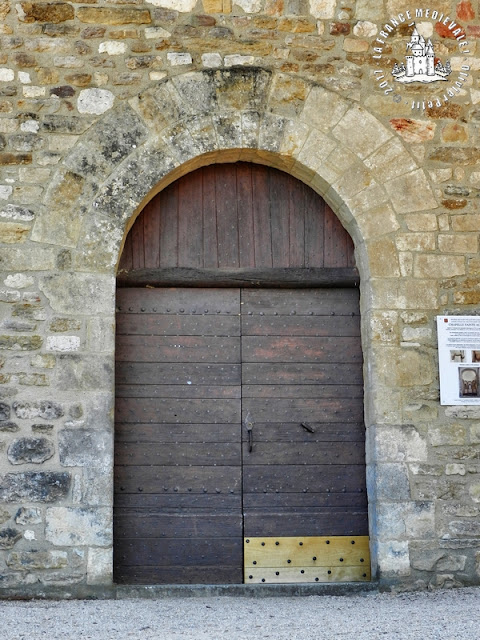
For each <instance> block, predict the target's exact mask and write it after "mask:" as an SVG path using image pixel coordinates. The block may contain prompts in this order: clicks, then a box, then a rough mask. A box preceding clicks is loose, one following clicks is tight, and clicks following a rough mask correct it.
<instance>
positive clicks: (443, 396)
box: [437, 316, 480, 405]
mask: <svg viewBox="0 0 480 640" xmlns="http://www.w3.org/2000/svg"><path fill="white" fill-rule="evenodd" d="M437 333H438V365H439V370H440V404H443V405H467V404H480V316H437Z"/></svg>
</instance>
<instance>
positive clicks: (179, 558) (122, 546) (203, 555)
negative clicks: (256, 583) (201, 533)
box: [115, 537, 243, 567]
mask: <svg viewBox="0 0 480 640" xmlns="http://www.w3.org/2000/svg"><path fill="white" fill-rule="evenodd" d="M115 558H116V559H117V561H118V562H119V563H120V564H121V565H123V566H124V567H127V566H151V567H155V566H158V567H172V566H184V567H202V566H203V567H205V566H215V565H217V564H218V565H222V564H225V565H227V566H235V565H237V566H239V567H241V566H242V559H243V539H242V538H239V537H235V538H231V537H230V538H196V539H195V540H193V541H192V540H191V539H189V538H165V539H155V538H119V539H118V540H117V545H116V549H115Z"/></svg>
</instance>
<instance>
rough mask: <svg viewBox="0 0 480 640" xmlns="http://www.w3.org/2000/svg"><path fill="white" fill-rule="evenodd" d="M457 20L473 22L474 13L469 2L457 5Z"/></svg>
mask: <svg viewBox="0 0 480 640" xmlns="http://www.w3.org/2000/svg"><path fill="white" fill-rule="evenodd" d="M457 18H458V19H459V20H473V19H474V18H475V11H474V10H473V7H472V3H471V2H470V0H462V2H459V3H458V4H457Z"/></svg>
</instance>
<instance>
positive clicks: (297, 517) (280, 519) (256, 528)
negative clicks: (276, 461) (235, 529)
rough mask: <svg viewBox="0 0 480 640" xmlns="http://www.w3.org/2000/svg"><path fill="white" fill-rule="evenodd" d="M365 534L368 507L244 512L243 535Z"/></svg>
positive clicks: (366, 531)
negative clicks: (300, 511)
mask: <svg viewBox="0 0 480 640" xmlns="http://www.w3.org/2000/svg"><path fill="white" fill-rule="evenodd" d="M367 534H368V514H367V509H366V508H364V509H360V508H358V509H354V508H352V507H348V508H345V509H343V510H341V509H340V508H338V507H325V509H323V510H316V509H314V508H310V509H308V510H306V509H305V510H304V513H299V512H298V511H297V512H292V511H291V510H289V509H281V510H280V509H279V510H278V511H275V512H272V511H271V510H269V511H267V510H263V511H262V510H251V509H250V510H248V511H246V512H245V514H244V535H245V536H274V535H277V536H327V535H332V536H333V535H336V536H348V535H367Z"/></svg>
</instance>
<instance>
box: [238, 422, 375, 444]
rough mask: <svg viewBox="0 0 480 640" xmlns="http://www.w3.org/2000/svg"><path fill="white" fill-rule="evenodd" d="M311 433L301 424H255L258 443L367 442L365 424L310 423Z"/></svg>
mask: <svg viewBox="0 0 480 640" xmlns="http://www.w3.org/2000/svg"><path fill="white" fill-rule="evenodd" d="M307 424H308V426H309V428H310V429H313V433H312V432H311V431H307V429H305V428H304V427H302V425H301V422H277V423H275V422H255V423H254V430H255V431H254V441H255V442H256V443H257V442H278V443H280V442H283V443H290V442H310V443H322V442H323V443H327V442H333V443H336V442H338V443H341V442H358V443H362V444H363V443H364V442H365V425H364V424H363V422H360V421H359V422H325V423H323V422H308V423H307ZM242 435H243V440H244V441H247V440H248V434H247V433H246V429H243V432H242Z"/></svg>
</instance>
